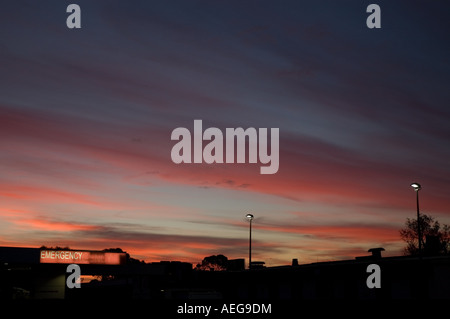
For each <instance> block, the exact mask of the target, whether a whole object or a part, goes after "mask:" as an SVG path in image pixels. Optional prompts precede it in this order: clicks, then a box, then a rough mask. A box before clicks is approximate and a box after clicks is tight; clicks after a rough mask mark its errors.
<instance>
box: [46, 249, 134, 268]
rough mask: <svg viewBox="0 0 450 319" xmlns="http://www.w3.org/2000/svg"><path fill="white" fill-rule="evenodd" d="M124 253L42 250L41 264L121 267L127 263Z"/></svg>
mask: <svg viewBox="0 0 450 319" xmlns="http://www.w3.org/2000/svg"><path fill="white" fill-rule="evenodd" d="M125 259H126V256H125V254H124V253H109V252H103V251H76V250H41V252H40V260H39V261H40V263H41V264H95V265H121V264H123V263H125Z"/></svg>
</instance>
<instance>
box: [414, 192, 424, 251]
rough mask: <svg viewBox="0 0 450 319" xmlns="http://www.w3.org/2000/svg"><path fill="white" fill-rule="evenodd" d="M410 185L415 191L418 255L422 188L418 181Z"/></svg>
mask: <svg viewBox="0 0 450 319" xmlns="http://www.w3.org/2000/svg"><path fill="white" fill-rule="evenodd" d="M411 187H412V188H414V190H415V191H416V205H417V237H419V257H420V256H422V235H421V233H420V213H419V191H420V190H421V189H422V187H421V186H420V184H419V183H412V184H411Z"/></svg>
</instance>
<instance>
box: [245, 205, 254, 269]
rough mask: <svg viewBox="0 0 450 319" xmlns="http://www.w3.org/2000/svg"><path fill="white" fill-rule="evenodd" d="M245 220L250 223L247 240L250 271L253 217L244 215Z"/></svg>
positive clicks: (249, 267)
mask: <svg viewBox="0 0 450 319" xmlns="http://www.w3.org/2000/svg"><path fill="white" fill-rule="evenodd" d="M245 218H247V219H248V221H249V222H250V235H249V238H248V269H252V220H253V215H252V214H247V215H245Z"/></svg>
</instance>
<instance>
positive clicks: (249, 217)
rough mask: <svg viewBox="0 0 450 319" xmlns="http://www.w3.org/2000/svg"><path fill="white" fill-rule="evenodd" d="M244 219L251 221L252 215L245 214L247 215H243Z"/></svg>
mask: <svg viewBox="0 0 450 319" xmlns="http://www.w3.org/2000/svg"><path fill="white" fill-rule="evenodd" d="M245 218H247V219H248V220H249V221H252V219H253V215H252V214H247V215H245Z"/></svg>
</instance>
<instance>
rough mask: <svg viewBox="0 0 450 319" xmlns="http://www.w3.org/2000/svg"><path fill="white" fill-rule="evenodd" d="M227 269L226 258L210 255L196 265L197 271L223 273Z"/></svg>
mask: <svg viewBox="0 0 450 319" xmlns="http://www.w3.org/2000/svg"><path fill="white" fill-rule="evenodd" d="M227 267H228V258H227V257H226V256H224V255H212V256H209V257H205V258H203V261H202V263H201V264H197V266H196V267H195V269H197V270H210V271H224V270H227Z"/></svg>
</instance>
